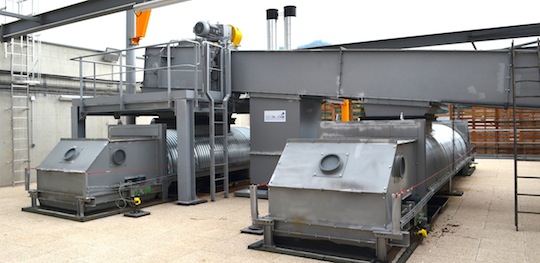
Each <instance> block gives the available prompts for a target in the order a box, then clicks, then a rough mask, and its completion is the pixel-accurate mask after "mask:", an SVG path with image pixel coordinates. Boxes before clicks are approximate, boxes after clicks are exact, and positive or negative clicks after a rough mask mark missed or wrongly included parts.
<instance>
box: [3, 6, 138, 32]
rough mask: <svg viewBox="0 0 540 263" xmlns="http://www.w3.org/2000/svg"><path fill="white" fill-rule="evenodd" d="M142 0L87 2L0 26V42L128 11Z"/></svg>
mask: <svg viewBox="0 0 540 263" xmlns="http://www.w3.org/2000/svg"><path fill="white" fill-rule="evenodd" d="M143 2H144V0H114V1H110V0H88V1H84V2H80V3H77V4H74V5H70V6H66V7H63V8H60V9H56V10H52V11H49V12H45V13H42V14H38V15H35V16H31V17H25V19H21V20H17V21H15V22H11V23H8V24H5V25H2V26H0V36H1V41H2V42H4V41H8V40H9V39H11V38H13V37H19V36H24V35H27V34H31V33H35V32H38V31H42V30H45V29H51V28H54V27H59V26H63V25H67V24H71V23H75V22H80V21H83V20H87V19H91V18H96V17H100V16H105V15H110V14H113V13H117V12H121V11H126V10H130V9H132V8H133V5H135V4H139V3H143Z"/></svg>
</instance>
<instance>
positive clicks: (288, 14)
mask: <svg viewBox="0 0 540 263" xmlns="http://www.w3.org/2000/svg"><path fill="white" fill-rule="evenodd" d="M284 13H285V22H284V27H285V36H284V40H285V43H284V48H285V50H291V42H292V41H291V34H292V26H291V21H292V17H294V16H296V6H293V5H288V6H285V7H284Z"/></svg>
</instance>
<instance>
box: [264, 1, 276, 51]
mask: <svg viewBox="0 0 540 263" xmlns="http://www.w3.org/2000/svg"><path fill="white" fill-rule="evenodd" d="M277 19H278V10H277V9H267V10H266V24H267V41H268V42H267V43H268V50H276V49H277Z"/></svg>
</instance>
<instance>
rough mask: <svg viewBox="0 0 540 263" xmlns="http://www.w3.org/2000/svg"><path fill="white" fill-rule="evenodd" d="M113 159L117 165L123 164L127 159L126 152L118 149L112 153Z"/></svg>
mask: <svg viewBox="0 0 540 263" xmlns="http://www.w3.org/2000/svg"><path fill="white" fill-rule="evenodd" d="M112 161H113V163H115V164H116V165H121V164H123V163H124V162H125V161H126V152H125V151H124V150H122V149H118V150H116V151H114V152H113V154H112Z"/></svg>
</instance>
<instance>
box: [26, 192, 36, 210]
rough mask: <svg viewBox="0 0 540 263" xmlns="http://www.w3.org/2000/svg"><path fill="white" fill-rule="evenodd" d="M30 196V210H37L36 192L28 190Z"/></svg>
mask: <svg viewBox="0 0 540 263" xmlns="http://www.w3.org/2000/svg"><path fill="white" fill-rule="evenodd" d="M28 193H29V194H30V201H31V202H32V208H37V191H36V190H30V191H28Z"/></svg>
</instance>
